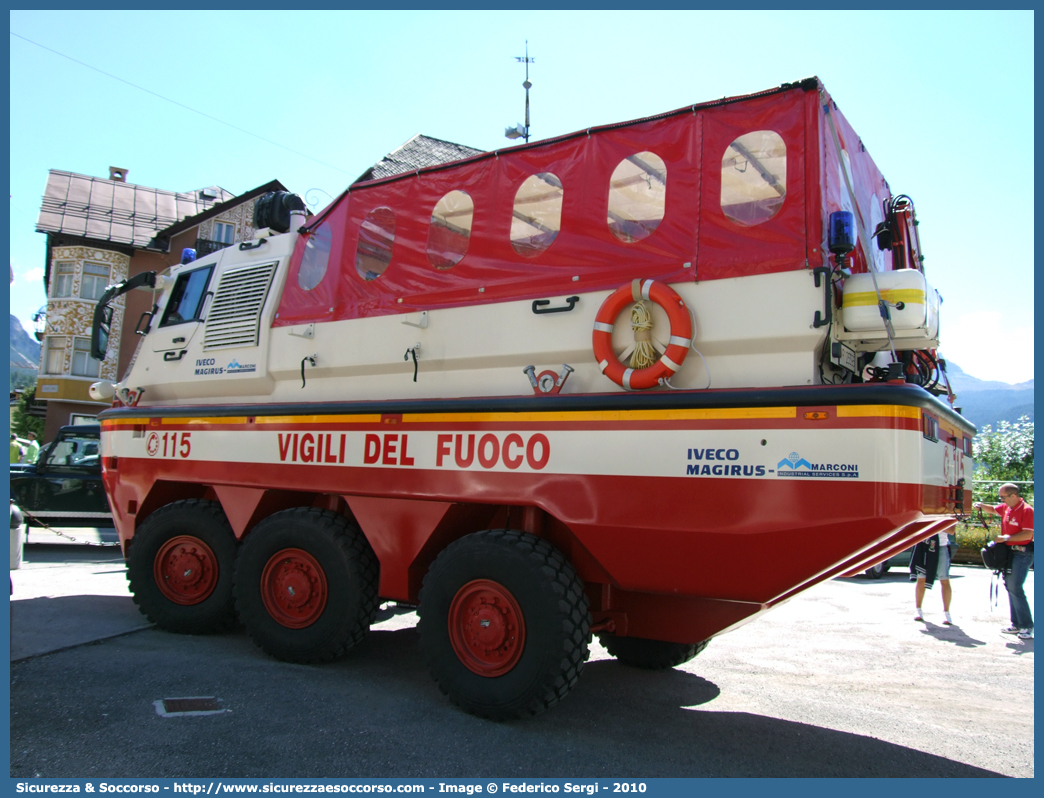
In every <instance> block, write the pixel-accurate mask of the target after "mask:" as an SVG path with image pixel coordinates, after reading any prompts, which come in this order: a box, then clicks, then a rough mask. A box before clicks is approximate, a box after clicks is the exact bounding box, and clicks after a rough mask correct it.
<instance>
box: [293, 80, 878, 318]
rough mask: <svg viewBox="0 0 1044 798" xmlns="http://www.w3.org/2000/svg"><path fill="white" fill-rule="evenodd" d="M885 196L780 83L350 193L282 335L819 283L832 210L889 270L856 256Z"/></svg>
mask: <svg viewBox="0 0 1044 798" xmlns="http://www.w3.org/2000/svg"><path fill="white" fill-rule="evenodd" d="M828 113H829V115H831V116H832V118H833V122H834V129H836V131H837V143H836V144H835V138H834V136H833V133H832V132H831V127H830V125H829V124H828V122H827V115H828ZM838 146H840V148H841V150H842V151H843V152H841V154H839V152H838ZM842 164H843V166H842ZM842 169H847V170H848V171H849V178H850V182H851V184H852V185H853V189H854V194H855V198H856V202H855V203H853V202H852V197H851V194H850V193H849V191H848V188H847V186H846V182H845V179H844V173H843V172H842V171H841V170H842ZM888 196H889V193H888V187H887V184H886V183H885V181H884V178H883V177H882V176H881V174H880V172H879V171H878V170H877V167H876V166H875V165H874V163H873V160H872V159H871V158H870V156H869V154H867V153H866V152H865V150H864V149H863V148H862V143H861V142H860V140H859V139H858V137H857V136H856V135H855V133H854V132H853V131H852V129H851V128H850V127H849V126H848V124H847V122H846V121H845V120H844V118H843V117H842V116H841V114H840V113H839V112H838V111H837V109H836V107H835V106H834V105H833V103H832V101H831V100H830V98H829V96H828V95H827V94H826V91H825V90H824V89H823V88H822V86H821V85H820V84H819V82H818V80H816V79H809V80H807V81H802V82H801V83H800V84H784V86H782V87H780V88H779V89H774V90H771V91H768V92H762V93H760V94H755V95H749V96H746V97H737V98H728V99H724V100H719V101H715V102H712V103H706V104H703V105H696V106H692V107H690V108H684V109H679V110H678V111H674V112H671V113H668V114H663V115H661V116H657V117H652V118H649V119H642V120H637V121H634V122H627V123H624V124H620V125H610V126H604V127H600V128H592V129H590V130H585V131H579V132H577V133H574V134H571V135H568V136H563V137H560V138H557V139H551V140H548V141H544V142H539V143H535V144H530V145H526V146H521V147H513V148H511V149H508V150H504V151H497V152H491V153H484V154H482V155H478V156H475V157H472V158H469V159H466V160H463V161H458V162H455V163H453V164H449V165H443V166H439V167H432V168H429V169H424V170H419V171H418V172H416V173H410V174H408V175H399V176H395V177H391V178H385V179H383V180H377V181H371V182H368V183H361V184H357V185H354V186H352V187H351V188H350V189H349V191H347V192H346V193H345V194H343V195H342V196H341V197H339V198H338V199H337V200H335V201H334V203H332V204H331V206H330V207H328V208H327V209H326V210H325V211H324V212H323V213H321V214H320V215H319V216H318V217H317V218H316V219H315V220H313V221H312V222H311V224H310V225H309V231H308V232H307V233H306V234H305V235H303V236H302V237H301V239H300V240H299V241H298V244H297V248H296V250H295V252H294V256H293V260H292V262H291V266H290V272H289V274H288V277H287V282H286V286H285V288H284V290H283V296H282V299H281V303H280V306H279V311H278V315H277V317H276V319H275V321H274V325H275V326H285V325H290V324H300V323H306V322H313V321H332V320H339V319H353V318H361V317H367V316H380V315H387V314H394V313H406V312H416V311H419V310H428V309H435V308H446V307H455V306H461V305H467V304H473V303H488V302H500V301H507V300H517V299H530V298H540V297H554V296H563V295H566V294H572V293H578V292H589V291H597V290H604V289H612V288H617V287H618V286H620V285H622V284H624V283H626V282H629V281H630V280H633V279H635V278H642V279H646V278H650V279H656V280H661V281H664V282H668V283H677V282H683V281H688V280H697V281H701V280H714V279H721V278H725V277H739V276H746V275H757V274H766V273H771V272H781V271H789V270H794V269H806V268H814V267H816V266H819V265H822V263H823V260H824V259H823V252H824V244H825V242H824V238H823V236H824V227H825V225H824V221H825V219H826V217H827V215H828V214H829V213H830V212H831V211H832V210H838V209H847V210H852V209H853V208H857V209H858V211H859V213H858V214H857V217H858V218H857V227H858V229H859V230H860V236H859V237H860V239H861V240H860V248H862V249H865V250H866V251H867V252H870V256H869V257H870V258H871V259H873V261H874V263H875V265H876V266H877V268H891V266H890V263H885V261H884V258H883V255H884V253H880V252H878V250H877V248H876V246H874V245H873V244H871V246H870V247H866V246H865V244H866V242H865V241H863V240H862V239H863V238H864V233H863V232H862V231H863V230H864V229H867V228H868V233H867V234H869V233H872V232H873V229H874V227H873V225H874V224H876V222H877V221H879V220H880V219H881V218H882V212H881V208H880V206H881V203H882V202H883V201H885V200H887V199H888ZM860 219H861V220H862V222H863V224H862V225H861V226H860V225H859V224H858V222H859V221H860ZM866 260H867V254H866V253H865V252H863V251H859V250H857V252H856V253H855V256H854V267H855V271H865V269H866Z"/></svg>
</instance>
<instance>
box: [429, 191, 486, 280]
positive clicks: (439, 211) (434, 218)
mask: <svg viewBox="0 0 1044 798" xmlns="http://www.w3.org/2000/svg"><path fill="white" fill-rule="evenodd" d="M474 215H475V203H473V202H472V201H471V197H470V196H468V194H467V192H466V191H451V192H449V194H446V195H445V196H444V197H443V198H442V199H440V200H439V201H438V204H437V205H436V206H435V210H433V211H432V212H431V224H430V225H429V226H428V262H429V263H430V264H431V265H432V266H434V267H435V268H436V269H452V268H453V267H454V266H456V265H457V264H458V263H460V262H461V260H463V258H464V255H466V254H467V251H468V241H469V239H470V238H471V221H472V219H473V218H474Z"/></svg>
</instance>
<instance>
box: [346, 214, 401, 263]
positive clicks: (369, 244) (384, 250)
mask: <svg viewBox="0 0 1044 798" xmlns="http://www.w3.org/2000/svg"><path fill="white" fill-rule="evenodd" d="M394 245H395V213H394V212H393V211H392V209H391V208H374V209H373V210H372V211H370V212H369V213H368V214H366V218H365V219H364V220H363V223H362V224H361V225H360V226H359V243H358V245H357V246H356V248H355V270H356V271H357V272H359V276H360V277H362V278H363V279H364V280H376V279H377V278H378V277H380V276H381V275H382V274H384V270H385V269H387V268H388V264H389V263H391V259H392V247H393V246H394Z"/></svg>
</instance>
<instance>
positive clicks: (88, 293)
mask: <svg viewBox="0 0 1044 798" xmlns="http://www.w3.org/2000/svg"><path fill="white" fill-rule="evenodd" d="M108 285H109V267H108V266H103V265H102V264H100V263H85V264H83V280H82V282H81V283H80V299H101V295H102V294H104V293H105V288H106V287H107V286H108Z"/></svg>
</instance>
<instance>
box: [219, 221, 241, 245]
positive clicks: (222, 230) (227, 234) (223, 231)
mask: <svg viewBox="0 0 1044 798" xmlns="http://www.w3.org/2000/svg"><path fill="white" fill-rule="evenodd" d="M214 240H215V241H220V242H221V243H222V244H226V245H227V244H231V243H232V242H233V241H235V240H236V228H235V226H234V225H231V224H227V223H226V222H214Z"/></svg>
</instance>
